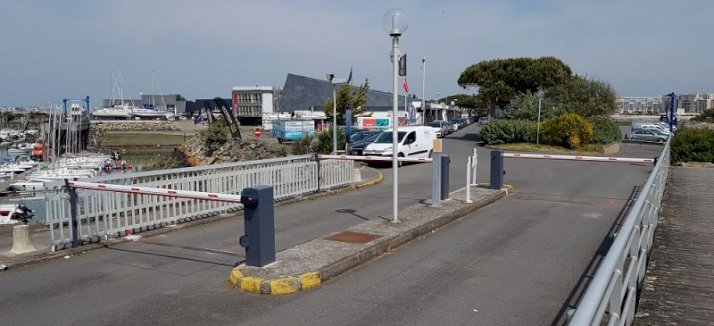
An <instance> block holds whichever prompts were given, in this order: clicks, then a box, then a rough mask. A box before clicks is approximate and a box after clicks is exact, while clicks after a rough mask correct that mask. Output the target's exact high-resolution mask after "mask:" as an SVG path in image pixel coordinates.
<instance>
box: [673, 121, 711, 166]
mask: <svg viewBox="0 0 714 326" xmlns="http://www.w3.org/2000/svg"><path fill="white" fill-rule="evenodd" d="M670 158H671V160H672V163H676V162H712V163H714V130H712V129H698V128H696V129H695V128H683V129H681V130H678V131H677V132H676V133H675V134H674V139H672V152H671V154H670Z"/></svg>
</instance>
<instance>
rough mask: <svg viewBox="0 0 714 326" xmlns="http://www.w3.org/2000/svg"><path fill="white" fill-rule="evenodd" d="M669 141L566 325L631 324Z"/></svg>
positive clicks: (659, 198) (665, 169) (661, 192)
mask: <svg viewBox="0 0 714 326" xmlns="http://www.w3.org/2000/svg"><path fill="white" fill-rule="evenodd" d="M669 152H670V142H669V141H668V142H667V144H666V145H665V147H664V149H663V150H662V153H661V154H660V156H659V158H658V160H657V164H656V165H655V168H654V169H653V170H652V172H651V173H650V175H649V177H648V178H647V182H646V183H645V185H644V187H642V189H641V192H640V194H639V195H638V196H637V199H636V200H635V203H634V204H633V206H632V208H631V209H630V212H629V213H628V214H627V217H625V220H624V222H623V224H622V227H621V228H620V229H619V230H618V232H617V235H616V236H615V239H614V241H613V243H612V245H611V246H610V249H609V250H608V252H607V254H606V255H605V257H604V258H603V259H602V262H601V263H600V265H599V267H598V268H597V270H596V271H595V274H594V276H593V279H592V281H591V282H590V284H589V286H588V287H587V289H586V290H585V292H584V294H583V296H582V299H581V300H580V302H579V303H578V306H577V307H576V309H575V310H574V311H573V312H572V315H571V318H570V320H569V325H578V326H580V325H601V323H603V321H605V322H607V325H631V324H632V321H633V320H634V316H635V308H636V305H637V304H636V303H637V302H636V300H637V291H638V290H639V288H640V287H641V286H642V284H643V280H644V276H645V271H646V267H647V257H648V255H649V252H650V248H651V247H652V241H653V240H654V231H655V228H656V227H657V218H658V215H659V210H660V207H661V204H662V197H663V195H664V189H665V184H666V183H667V175H668V172H669V163H670V161H669Z"/></svg>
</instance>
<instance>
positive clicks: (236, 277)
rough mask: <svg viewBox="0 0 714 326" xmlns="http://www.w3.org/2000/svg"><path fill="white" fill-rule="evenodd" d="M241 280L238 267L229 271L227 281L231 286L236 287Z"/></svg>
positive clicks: (241, 275) (241, 276)
mask: <svg viewBox="0 0 714 326" xmlns="http://www.w3.org/2000/svg"><path fill="white" fill-rule="evenodd" d="M242 278H243V273H242V272H241V271H240V269H238V267H236V268H234V269H233V270H232V271H231V276H229V277H228V281H229V282H231V284H233V286H238V283H239V282H240V280H241V279H242Z"/></svg>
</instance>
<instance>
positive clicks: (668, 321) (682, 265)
mask: <svg viewBox="0 0 714 326" xmlns="http://www.w3.org/2000/svg"><path fill="white" fill-rule="evenodd" d="M669 173H670V174H669V179H668V180H667V189H666V190H665V194H664V199H663V207H662V211H661V212H660V215H659V224H658V226H657V230H656V231H655V238H654V244H653V246H652V253H651V256H650V259H649V265H648V268H647V274H646V278H645V285H644V288H643V290H642V294H641V297H640V302H639V307H638V309H637V314H636V318H635V325H714V273H713V272H712V269H714V215H712V212H713V211H714V196H712V193H714V169H711V168H685V167H672V168H671V169H670V172H669Z"/></svg>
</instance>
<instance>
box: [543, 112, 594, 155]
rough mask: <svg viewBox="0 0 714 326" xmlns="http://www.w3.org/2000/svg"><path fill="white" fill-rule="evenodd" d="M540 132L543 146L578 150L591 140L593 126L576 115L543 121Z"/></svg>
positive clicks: (571, 114) (568, 114) (569, 114)
mask: <svg viewBox="0 0 714 326" xmlns="http://www.w3.org/2000/svg"><path fill="white" fill-rule="evenodd" d="M540 130H541V136H542V139H543V142H544V143H545V144H548V145H554V146H562V147H565V148H569V149H579V148H580V147H581V146H582V144H585V143H588V142H590V141H592V138H593V124H592V123H591V122H590V121H588V120H587V119H585V118H583V117H582V116H580V115H578V114H576V113H566V114H563V115H559V116H557V117H555V118H551V119H548V120H545V121H544V122H543V124H542V125H541V128H540Z"/></svg>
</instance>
